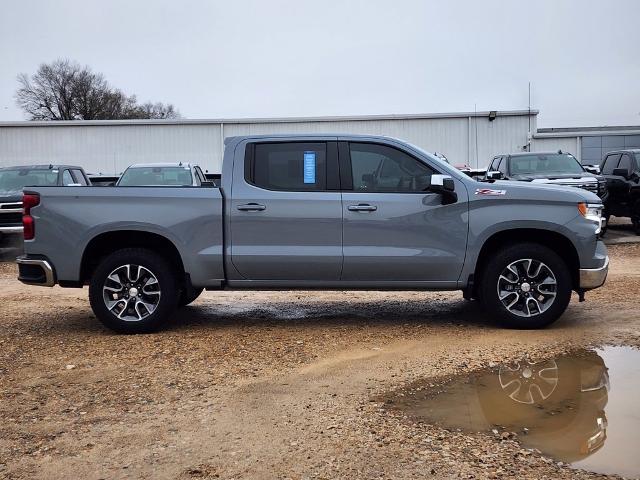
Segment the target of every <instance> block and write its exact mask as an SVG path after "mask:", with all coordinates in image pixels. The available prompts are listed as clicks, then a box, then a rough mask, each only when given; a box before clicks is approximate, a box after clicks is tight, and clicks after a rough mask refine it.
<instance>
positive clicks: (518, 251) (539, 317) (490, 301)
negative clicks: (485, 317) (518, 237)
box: [478, 243, 572, 329]
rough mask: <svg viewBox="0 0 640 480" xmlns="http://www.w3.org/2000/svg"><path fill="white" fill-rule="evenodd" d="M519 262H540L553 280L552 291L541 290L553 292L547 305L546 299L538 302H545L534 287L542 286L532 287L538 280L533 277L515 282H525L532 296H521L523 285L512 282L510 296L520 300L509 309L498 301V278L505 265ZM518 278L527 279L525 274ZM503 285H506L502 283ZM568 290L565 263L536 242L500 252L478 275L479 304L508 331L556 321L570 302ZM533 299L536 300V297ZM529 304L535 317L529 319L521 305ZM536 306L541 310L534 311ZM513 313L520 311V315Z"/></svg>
mask: <svg viewBox="0 0 640 480" xmlns="http://www.w3.org/2000/svg"><path fill="white" fill-rule="evenodd" d="M522 259H532V260H533V261H534V265H537V264H538V262H541V263H543V264H544V266H546V268H547V269H548V270H549V271H551V273H552V275H553V276H554V277H555V288H553V289H552V288H551V287H549V286H545V287H544V290H545V291H547V292H548V291H550V290H553V291H554V292H555V297H554V298H553V300H552V301H550V302H549V303H548V305H545V303H546V300H545V302H542V301H541V302H538V301H537V300H539V299H540V298H545V299H546V298H547V297H544V296H543V295H542V294H541V293H539V292H540V290H537V291H536V290H535V288H538V289H540V288H541V287H540V286H538V287H535V286H534V285H535V282H534V281H533V280H536V281H537V278H535V279H534V278H533V277H532V279H527V278H524V279H523V280H518V282H521V281H523V282H526V283H527V290H528V292H531V293H524V292H525V290H524V288H525V286H524V283H518V282H514V283H515V284H516V287H515V290H517V292H513V293H510V295H517V296H518V299H521V300H519V303H516V305H515V306H514V308H513V309H512V310H509V309H507V306H505V305H504V304H503V301H502V300H501V299H500V297H499V294H498V282H499V280H500V276H501V275H502V274H503V273H505V271H506V270H507V267H508V266H510V265H512V264H513V263H514V262H517V261H518V260H522ZM520 265H522V264H520ZM525 265H526V263H525ZM535 268H536V267H535V266H534V267H533V269H534V270H535ZM544 272H547V270H544ZM521 276H523V277H526V275H524V274H523V275H521ZM542 276H544V275H542ZM512 278H513V277H512ZM529 282H531V283H529ZM539 283H540V282H539ZM503 284H505V283H504V282H503ZM529 289H531V290H529ZM571 291H572V281H571V274H570V272H569V268H568V266H567V264H566V263H565V262H564V261H563V260H562V258H560V257H559V256H558V255H557V254H556V253H555V252H554V251H553V250H551V249H549V248H547V247H545V246H543V245H539V244H536V243H518V244H515V245H511V246H508V247H504V248H502V249H500V250H499V251H498V252H496V254H495V255H494V256H493V257H492V258H491V259H490V260H489V261H488V262H487V263H486V265H485V266H484V268H483V270H482V272H481V274H480V285H478V293H479V295H480V301H481V302H482V305H483V306H484V308H485V309H486V311H487V312H488V313H489V314H490V315H492V317H494V318H495V319H497V320H498V322H499V323H500V324H501V325H503V326H505V327H507V328H518V329H535V328H543V327H546V326H547V325H550V324H551V323H553V322H555V321H556V320H557V319H558V318H559V317H560V315H562V314H563V313H564V311H565V310H566V308H567V305H568V304H569V301H570V300H571ZM525 295H526V297H525ZM536 296H537V298H535V297H536ZM529 297H532V298H531V299H529ZM515 298H516V297H514V296H511V297H504V299H505V302H506V303H510V302H511V301H512V300H511V299H515ZM549 298H550V297H549ZM534 300H535V301H534ZM530 302H533V303H532V306H533V308H529V307H527V311H528V313H529V314H531V313H532V312H531V310H534V312H533V313H534V314H532V315H531V316H522V315H525V314H526V313H527V311H525V307H524V306H523V305H524V304H527V305H530ZM538 305H542V306H543V308H542V309H537V308H536V307H537V306H538ZM519 306H522V308H521V310H520V311H519V310H518V307H519ZM536 310H537V312H536ZM516 312H519V314H518V313H516Z"/></svg>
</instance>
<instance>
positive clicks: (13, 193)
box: [0, 165, 90, 238]
mask: <svg viewBox="0 0 640 480" xmlns="http://www.w3.org/2000/svg"><path fill="white" fill-rule="evenodd" d="M45 185H58V186H76V185H77V186H85V185H90V183H89V179H88V178H87V175H86V174H85V173H84V170H83V169H82V168H81V167H76V166H72V165H25V166H19V167H5V168H0V238H1V237H2V236H3V235H21V234H22V189H23V188H24V187H27V186H45Z"/></svg>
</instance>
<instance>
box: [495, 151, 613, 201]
mask: <svg viewBox="0 0 640 480" xmlns="http://www.w3.org/2000/svg"><path fill="white" fill-rule="evenodd" d="M596 172H597V171H596V170H595V169H593V170H590V169H589V168H588V167H587V168H585V167H583V166H582V165H581V164H580V162H579V161H578V160H577V159H576V158H575V157H574V156H573V155H571V154H570V153H563V152H562V150H558V151H557V152H522V153H511V154H505V155H496V156H495V157H493V159H492V160H491V163H490V164H489V167H488V168H487V173H486V174H485V177H484V180H518V181H521V182H533V183H540V184H551V185H564V186H567V187H578V188H584V189H585V190H589V191H590V192H593V193H595V194H596V195H598V196H599V197H600V198H601V199H602V201H603V202H604V201H605V200H606V198H607V182H606V180H605V178H604V177H602V176H601V175H598V174H597V173H596Z"/></svg>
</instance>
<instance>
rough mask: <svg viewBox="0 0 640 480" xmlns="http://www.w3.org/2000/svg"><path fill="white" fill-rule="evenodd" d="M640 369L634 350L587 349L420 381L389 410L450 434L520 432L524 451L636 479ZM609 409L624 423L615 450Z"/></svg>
mask: <svg viewBox="0 0 640 480" xmlns="http://www.w3.org/2000/svg"><path fill="white" fill-rule="evenodd" d="M603 357H604V358H603ZM609 357H610V359H611V360H612V364H613V365H615V371H614V370H612V373H613V378H614V388H618V385H616V384H615V379H618V380H620V381H621V385H620V387H619V388H620V390H619V392H620V394H621V395H622V398H620V397H619V396H618V398H616V401H615V402H611V400H612V397H611V395H612V393H613V391H610V383H609V373H610V371H609V369H608V368H607V365H605V360H607V363H609ZM639 365H640V351H639V350H635V349H631V348H626V347H606V348H605V349H603V350H599V351H597V352H596V351H591V350H582V351H578V352H575V353H573V354H572V355H566V356H562V357H558V358H555V359H549V360H545V361H541V362H531V361H529V360H528V359H523V360H521V361H519V362H516V363H513V364H510V365H502V366H500V367H498V368H496V369H492V370H491V371H484V372H481V373H479V374H477V375H475V376H470V377H465V378H454V379H452V380H451V381H450V382H448V383H446V384H444V385H442V386H438V387H433V388H430V387H429V386H428V385H429V384H428V383H424V382H423V383H420V382H418V383H416V384H413V385H412V386H411V387H410V388H408V389H407V390H405V391H404V392H403V393H402V394H401V395H399V396H394V397H393V398H390V399H387V404H388V406H389V407H390V408H398V409H400V410H403V411H404V412H405V413H407V414H408V415H409V416H411V417H413V418H418V419H420V420H423V421H426V422H428V423H432V424H437V425H441V426H443V427H446V428H459V429H462V430H465V431H480V432H482V431H485V432H486V431H491V430H495V429H497V430H498V432H515V433H516V434H517V435H518V436H517V440H518V441H519V442H520V443H521V444H522V445H523V446H525V447H529V448H536V449H538V450H540V451H541V452H543V453H545V454H547V455H549V456H552V457H554V458H555V459H556V460H558V461H563V462H566V463H570V464H572V465H573V466H575V467H578V468H584V469H587V470H593V471H597V472H602V473H618V474H623V475H630V476H636V475H638V474H640V459H639V458H638V457H639V456H638V455H637V452H636V453H635V454H634V453H633V450H634V449H635V448H637V445H639V444H640V443H638V442H639V441H640V434H639V433H638V431H639V430H640V429H639V428H638V427H640V425H639V424H638V423H639V419H638V416H637V413H636V412H637V410H636V409H635V407H633V406H632V404H634V403H635V402H634V401H633V399H634V398H638V396H639V395H640V389H639V388H638V386H639V385H638V373H640V372H638V368H640V367H639ZM610 367H611V365H610ZM608 403H609V405H607V404H608ZM612 403H614V405H612ZM605 407H606V408H607V410H609V413H610V417H611V416H612V415H614V416H615V418H616V422H615V428H614V432H615V436H614V442H613V445H607V447H606V448H603V447H604V446H605V444H606V443H607V441H608V439H607V434H608V429H609V430H611V426H610V425H609V424H608V421H607V415H606V414H605ZM612 407H613V409H612ZM612 418H613V417H612ZM609 447H611V448H609Z"/></svg>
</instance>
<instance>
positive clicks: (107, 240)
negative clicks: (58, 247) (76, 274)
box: [80, 230, 184, 283]
mask: <svg viewBox="0 0 640 480" xmlns="http://www.w3.org/2000/svg"><path fill="white" fill-rule="evenodd" d="M135 247H138V248H146V249H148V250H152V251H154V252H157V253H159V254H160V255H162V257H163V258H164V259H165V260H168V261H169V263H170V264H171V266H172V267H173V268H174V269H175V271H176V273H178V274H179V275H180V278H182V277H183V276H184V264H183V263H182V258H181V257H180V253H179V252H178V249H177V248H176V246H175V245H174V244H173V242H171V240H169V239H167V238H166V237H163V236H162V235H158V234H156V233H150V232H140V231H137V230H119V231H114V232H106V233H102V234H100V235H98V236H97V237H95V238H93V239H92V240H91V241H90V242H89V244H88V245H87V247H86V248H85V250H84V253H83V254H82V263H81V264H80V280H81V281H82V282H83V283H84V282H87V281H88V280H89V279H90V278H91V275H92V274H93V272H94V270H95V269H96V267H97V266H98V264H99V263H100V261H101V260H102V259H103V258H104V257H106V256H107V255H109V254H111V253H113V252H115V251H116V250H120V249H122V248H135Z"/></svg>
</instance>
